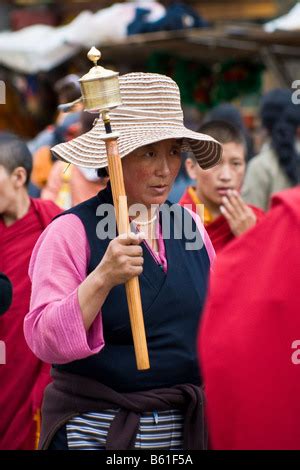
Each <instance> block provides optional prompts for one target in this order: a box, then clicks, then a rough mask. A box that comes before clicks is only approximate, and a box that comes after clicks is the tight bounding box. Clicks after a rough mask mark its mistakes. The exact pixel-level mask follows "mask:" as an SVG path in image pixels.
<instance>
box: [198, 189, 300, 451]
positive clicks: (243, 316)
mask: <svg viewBox="0 0 300 470" xmlns="http://www.w3.org/2000/svg"><path fill="white" fill-rule="evenodd" d="M299 235H300V188H299V187H298V188H296V189H293V190H287V191H284V192H282V193H279V194H278V195H276V197H274V198H273V208H272V210H271V211H270V212H269V213H268V214H267V215H266V216H265V217H264V219H263V220H262V221H261V222H260V223H259V224H258V225H257V226H256V227H254V228H252V229H251V230H249V231H248V232H247V233H246V234H245V235H244V236H243V237H242V238H238V239H237V240H236V241H234V242H232V243H230V245H229V246H228V247H227V248H226V249H225V250H223V251H222V253H221V254H220V256H219V257H218V259H217V261H216V263H215V265H214V273H213V275H212V281H211V288H210V295H209V296H208V301H207V305H206V308H205V310H204V314H203V321H202V323H201V327H200V330H199V331H200V339H199V353H200V363H201V369H202V372H203V377H204V383H205V390H206V397H207V415H208V425H209V433H210V440H211V444H212V447H213V448H214V449H297V450H299V449H300V431H299V423H300V400H299V397H300V314H299V312H300V295H299V284H300V244H299Z"/></svg>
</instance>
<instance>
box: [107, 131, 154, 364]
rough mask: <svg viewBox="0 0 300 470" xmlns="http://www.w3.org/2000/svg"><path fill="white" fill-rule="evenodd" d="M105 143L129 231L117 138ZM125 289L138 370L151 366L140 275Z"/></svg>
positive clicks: (119, 210) (124, 229) (121, 223)
mask: <svg viewBox="0 0 300 470" xmlns="http://www.w3.org/2000/svg"><path fill="white" fill-rule="evenodd" d="M105 145H106V152H107V157H108V169H109V178H110V181H111V188H112V194H113V200H114V206H115V211H116V219H117V225H118V231H119V234H122V233H128V231H129V219H128V207H127V197H126V192H125V186H124V179H123V169H122V163H121V159H120V156H119V152H118V144H117V140H116V138H111V139H109V138H106V139H105ZM125 289H126V296H127V303H128V309H129V316H130V324H131V330H132V336H133V344H134V350H135V358H136V364H137V368H138V370H146V369H149V368H150V363H149V356H148V348H147V341H146V334H145V325H144V317H143V310H142V302H141V292H140V285H139V279H138V277H137V276H136V277H134V278H132V279H130V280H129V281H127V282H126V284H125Z"/></svg>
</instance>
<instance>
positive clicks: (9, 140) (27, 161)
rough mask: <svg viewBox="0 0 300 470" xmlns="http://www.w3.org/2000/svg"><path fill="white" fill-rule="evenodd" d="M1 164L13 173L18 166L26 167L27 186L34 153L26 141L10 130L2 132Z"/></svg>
mask: <svg viewBox="0 0 300 470" xmlns="http://www.w3.org/2000/svg"><path fill="white" fill-rule="evenodd" d="M0 165H2V166H3V167H4V168H5V169H6V171H7V172H8V173H9V174H11V173H12V172H13V171H14V170H15V169H16V168H18V167H22V168H25V170H26V173H27V178H26V183H25V184H26V186H27V185H28V183H29V180H30V175H31V171H32V155H31V153H30V151H29V149H28V147H27V145H26V144H25V142H24V141H23V140H22V139H20V138H19V137H17V136H16V135H14V134H11V133H9V132H0Z"/></svg>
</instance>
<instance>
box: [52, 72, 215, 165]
mask: <svg viewBox="0 0 300 470" xmlns="http://www.w3.org/2000/svg"><path fill="white" fill-rule="evenodd" d="M119 80H120V93H121V98H122V105H120V106H119V107H117V108H115V109H113V110H112V111H110V113H109V115H110V119H111V126H112V130H113V131H114V132H118V133H119V138H118V146H119V154H120V157H121V158H123V157H125V156H126V155H128V154H129V153H131V152H133V151H134V150H136V149H138V148H139V147H142V146H144V145H147V144H152V143H155V142H159V141H161V140H166V139H183V149H184V150H189V151H192V152H193V154H194V156H195V158H196V160H197V161H198V163H199V165H200V166H201V167H202V168H203V169H207V168H210V167H212V166H214V165H215V164H216V163H218V161H219V159H220V156H221V153H222V150H221V145H220V143H219V142H217V141H216V140H214V139H213V138H212V137H210V136H208V135H205V134H200V133H198V132H194V131H191V130H190V129H187V128H186V127H185V126H184V125H183V112H182V108H181V103H180V93H179V89H178V86H177V85H176V83H175V82H174V81H173V80H172V79H171V78H169V77H167V76H165V75H159V74H155V73H129V74H126V75H122V76H120V79H119ZM103 134H105V129H104V124H103V122H102V120H101V119H100V118H99V119H98V120H97V123H96V124H95V125H94V127H93V128H92V130H90V131H89V132H86V133H85V134H82V135H81V136H79V137H77V138H76V139H73V140H70V141H69V142H66V143H62V144H59V145H56V146H55V147H53V148H52V152H53V153H54V155H55V156H56V157H58V158H59V159H61V160H64V161H66V162H69V163H73V164H74V165H79V166H83V167H87V168H103V167H106V166H108V163H107V155H106V149H105V144H104V142H103V141H102V140H101V136H103Z"/></svg>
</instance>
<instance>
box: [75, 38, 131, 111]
mask: <svg viewBox="0 0 300 470" xmlns="http://www.w3.org/2000/svg"><path fill="white" fill-rule="evenodd" d="M87 57H88V59H89V60H90V61H91V62H93V63H94V67H92V68H91V69H90V70H89V72H88V73H86V74H85V75H84V76H83V77H81V78H80V80H79V83H80V87H81V91H82V97H83V104H84V108H85V110H86V111H91V112H100V113H102V112H103V111H106V112H107V111H109V110H110V109H113V108H116V107H117V106H119V105H120V104H122V101H121V96H120V89H119V73H118V72H114V71H113V70H109V69H106V68H104V67H102V66H101V65H98V64H97V62H98V60H99V59H100V57H101V52H100V51H99V50H98V49H96V47H92V48H91V49H90V50H89V52H88V53H87Z"/></svg>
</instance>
